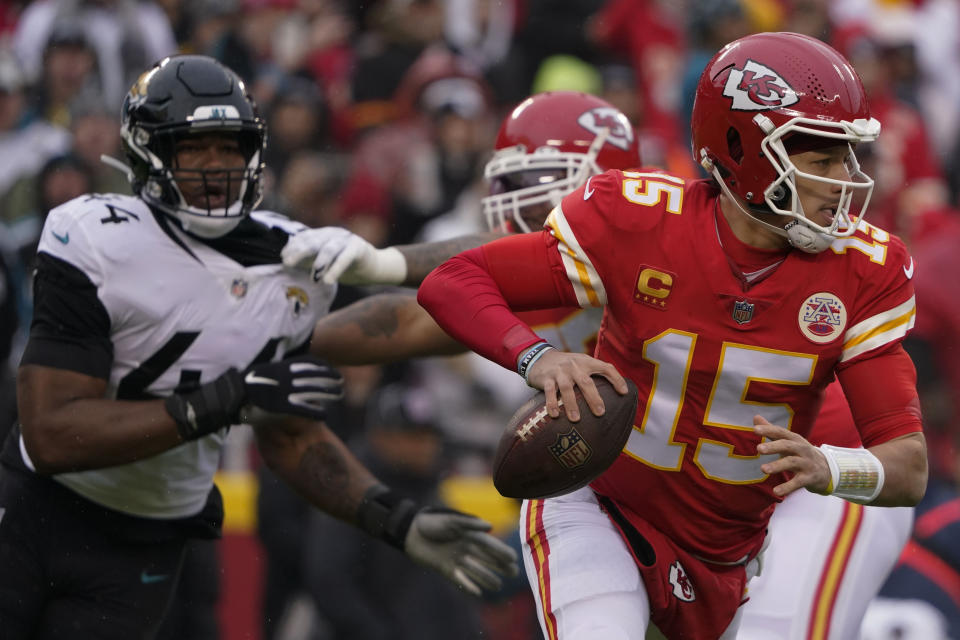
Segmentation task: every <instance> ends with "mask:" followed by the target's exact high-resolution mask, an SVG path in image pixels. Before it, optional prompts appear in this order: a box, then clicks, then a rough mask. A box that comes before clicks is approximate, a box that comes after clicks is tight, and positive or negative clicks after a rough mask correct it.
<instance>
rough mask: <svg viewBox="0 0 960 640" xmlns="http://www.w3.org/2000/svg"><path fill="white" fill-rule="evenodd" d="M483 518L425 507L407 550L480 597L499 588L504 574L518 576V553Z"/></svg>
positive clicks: (414, 524)
mask: <svg viewBox="0 0 960 640" xmlns="http://www.w3.org/2000/svg"><path fill="white" fill-rule="evenodd" d="M490 528H491V527H490V524H489V523H488V522H486V521H484V520H481V519H480V518H477V517H475V516H471V515H469V514H466V513H461V512H459V511H453V510H449V509H435V508H431V507H427V508H423V509H421V510H420V511H418V512H417V513H416V515H414V517H413V521H412V522H411V523H410V529H409V530H408V531H407V535H406V537H405V538H404V542H403V550H404V551H405V552H406V553H407V555H408V556H410V557H411V558H412V559H413V560H415V561H416V562H418V563H419V564H422V565H424V566H427V567H430V568H431V569H434V570H435V571H438V572H439V573H441V574H442V575H443V576H445V577H446V578H447V579H449V580H451V581H452V582H453V583H454V584H456V585H458V586H459V587H461V588H462V589H464V590H466V591H469V592H470V593H472V594H474V595H477V596H479V595H480V594H481V593H482V591H483V590H486V591H497V590H498V589H500V586H501V584H502V582H501V578H500V576H510V577H512V576H515V575H517V571H518V567H517V554H516V552H515V551H514V550H513V549H512V548H511V547H510V546H509V545H507V544H506V543H504V542H502V541H501V540H499V539H497V538H495V537H493V536H492V535H490V534H489V533H487V532H488V531H489V530H490Z"/></svg>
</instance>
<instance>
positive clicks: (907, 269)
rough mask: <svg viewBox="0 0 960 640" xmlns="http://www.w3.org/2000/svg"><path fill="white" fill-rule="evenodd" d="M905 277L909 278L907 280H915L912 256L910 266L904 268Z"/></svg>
mask: <svg viewBox="0 0 960 640" xmlns="http://www.w3.org/2000/svg"><path fill="white" fill-rule="evenodd" d="M903 275H905V276H907V280H912V279H913V256H910V266H909V267H904V268H903Z"/></svg>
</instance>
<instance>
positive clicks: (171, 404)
mask: <svg viewBox="0 0 960 640" xmlns="http://www.w3.org/2000/svg"><path fill="white" fill-rule="evenodd" d="M243 400H244V387H243V376H241V375H240V372H239V371H237V370H236V369H233V368H231V369H228V370H227V371H226V372H225V373H224V374H223V375H221V376H220V377H219V378H217V379H216V380H213V381H211V382H208V383H206V384H202V385H200V386H199V387H198V388H197V389H195V390H194V391H189V392H186V393H175V394H173V395H171V396H169V397H168V398H167V399H166V400H165V401H164V407H165V408H166V410H167V413H169V414H170V417H172V418H173V421H174V422H176V423H177V431H179V432H180V437H181V438H182V439H183V440H184V441H185V442H186V441H188V440H196V439H197V438H202V437H203V436H205V435H207V434H210V433H213V432H214V431H219V430H220V429H223V428H224V427H229V426H230V425H232V424H236V423H237V422H239V416H238V414H239V413H240V407H241V406H242V405H243Z"/></svg>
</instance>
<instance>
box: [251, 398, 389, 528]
mask: <svg viewBox="0 0 960 640" xmlns="http://www.w3.org/2000/svg"><path fill="white" fill-rule="evenodd" d="M277 421H280V423H279V424H278V422H277ZM254 433H256V436H257V444H258V446H259V448H260V454H261V455H262V456H263V459H264V462H266V463H267V465H268V466H269V467H270V468H271V469H272V470H273V471H274V472H275V473H276V474H277V476H278V477H279V478H281V479H282V480H283V481H284V482H286V483H287V484H288V485H290V486H291V487H292V488H293V489H294V490H295V491H296V492H297V493H298V494H300V495H301V496H302V497H303V498H305V499H306V500H307V501H308V502H309V503H310V504H312V505H313V506H315V507H317V508H318V509H320V510H322V511H324V512H325V513H328V514H330V515H331V516H333V517H335V518H338V519H340V520H343V521H345V522H349V523H351V524H356V523H357V509H358V508H359V506H360V503H361V501H362V500H363V496H364V494H366V492H367V491H369V490H370V489H371V488H372V487H374V486H377V485H378V484H379V483H378V482H377V479H376V478H375V477H374V476H373V474H372V473H370V471H369V470H368V469H367V468H366V467H365V466H363V464H362V463H361V462H360V461H359V460H357V459H356V458H355V457H354V455H353V454H352V453H351V452H350V450H349V449H347V447H346V445H344V444H343V442H342V441H341V440H340V438H338V437H337V436H336V435H335V434H334V433H333V432H332V431H330V429H328V428H327V426H326V425H324V424H323V423H320V422H314V421H311V420H306V419H303V418H294V417H289V416H282V417H280V416H272V417H271V419H270V424H269V425H267V424H264V425H263V426H255V427H254Z"/></svg>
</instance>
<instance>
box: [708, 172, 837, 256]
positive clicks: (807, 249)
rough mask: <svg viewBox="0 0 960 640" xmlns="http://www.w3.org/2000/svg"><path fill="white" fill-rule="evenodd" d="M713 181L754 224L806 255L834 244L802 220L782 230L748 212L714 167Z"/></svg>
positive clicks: (818, 251)
mask: <svg viewBox="0 0 960 640" xmlns="http://www.w3.org/2000/svg"><path fill="white" fill-rule="evenodd" d="M710 173H711V175H712V176H713V179H714V180H716V181H717V184H719V185H720V190H721V191H723V193H724V195H726V196H727V198H729V199H730V200H731V201H732V202H733V203H734V204H735V205H736V206H737V208H738V209H739V210H740V212H741V213H743V215H745V216H747V217H748V218H750V219H751V220H753V221H754V222H757V223H759V224H761V225H763V226H764V227H766V228H767V229H770V230H771V231H773V232H774V233H775V234H777V235H778V236H782V237H784V238H786V239H787V242H789V243H790V246H791V247H794V248H795V249H800V251H803V252H804V253H821V252H822V251H825V250H826V249H827V248H828V247H829V246H830V245H831V243H833V240H834V238H833V236H831V235H830V234H828V233H823V232H822V231H817V230H816V229H814V228H812V227H809V226H807V225H806V224H804V223H803V221H802V220H799V219H796V218H795V219H793V220H791V221H790V223H789V224H787V225H786V226H785V227H783V228H781V227H778V226H776V225H773V224H770V223H769V222H765V221H763V220H761V219H760V218H758V217H757V216H755V215H753V214H752V213H750V211H748V210H747V209H746V208H744V206H743V205H742V204H740V200H739V199H738V198H737V197H736V196H735V195H734V194H733V192H732V191H730V187H728V186H727V183H726V182H724V181H723V178H722V177H721V176H720V172H719V171H718V170H717V168H716V167H715V166H714V167H712V169H711V171H710Z"/></svg>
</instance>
